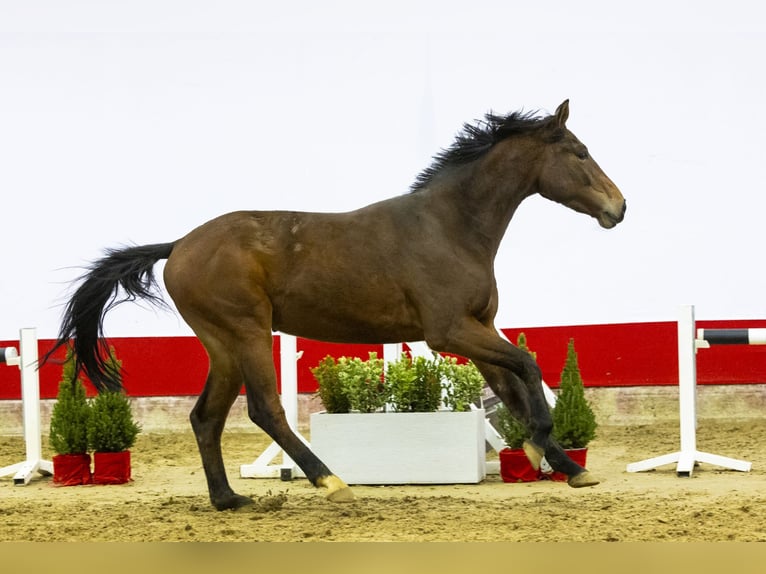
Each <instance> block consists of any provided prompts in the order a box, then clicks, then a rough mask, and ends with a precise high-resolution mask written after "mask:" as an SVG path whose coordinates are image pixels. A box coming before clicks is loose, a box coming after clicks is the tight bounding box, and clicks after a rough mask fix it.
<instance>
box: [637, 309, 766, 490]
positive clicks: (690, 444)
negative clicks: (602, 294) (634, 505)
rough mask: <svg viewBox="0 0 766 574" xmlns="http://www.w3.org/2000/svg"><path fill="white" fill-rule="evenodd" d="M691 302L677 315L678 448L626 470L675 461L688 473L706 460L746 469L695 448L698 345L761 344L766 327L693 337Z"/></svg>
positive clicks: (743, 464)
mask: <svg viewBox="0 0 766 574" xmlns="http://www.w3.org/2000/svg"><path fill="white" fill-rule="evenodd" d="M694 334H695V331H694V306H693V305H684V306H682V307H681V310H680V315H679V318H678V401H679V415H680V416H679V418H680V420H681V450H680V451H678V452H673V453H670V454H666V455H663V456H658V457H655V458H650V459H647V460H643V461H641V462H634V463H631V464H629V465H628V466H627V471H628V472H640V471H643V470H651V469H653V468H656V467H658V466H663V465H666V464H671V463H674V462H677V463H678V464H677V466H676V472H677V474H678V476H683V477H690V476H691V475H692V471H693V469H694V466H695V465H696V464H697V463H699V462H705V463H708V464H713V465H716V466H722V467H724V468H729V469H731V470H739V471H742V472H748V471H750V468H751V463H750V462H746V461H744V460H737V459H733V458H727V457H724V456H718V455H715V454H709V453H706V452H700V451H698V450H697V357H696V354H697V349H706V348H709V347H710V346H711V345H764V344H766V329H699V330H697V338H695V337H694Z"/></svg>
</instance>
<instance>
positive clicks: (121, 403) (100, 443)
mask: <svg viewBox="0 0 766 574" xmlns="http://www.w3.org/2000/svg"><path fill="white" fill-rule="evenodd" d="M107 365H108V368H109V370H110V371H111V372H113V373H120V371H121V369H122V361H119V360H118V359H117V357H116V356H115V353H114V347H110V349H109V359H108V363H107ZM139 432H141V427H140V426H139V425H138V424H137V423H136V422H135V421H134V420H133V415H132V413H131V408H130V401H129V400H128V397H127V396H126V395H125V393H124V392H123V391H121V390H120V391H107V390H105V391H102V392H100V393H99V394H98V396H96V397H95V398H94V399H93V402H92V404H91V414H90V419H89V420H88V444H89V445H90V447H91V449H93V450H94V451H96V452H122V451H124V450H128V449H129V448H130V447H131V446H133V444H134V443H135V441H136V436H137V435H138V433H139Z"/></svg>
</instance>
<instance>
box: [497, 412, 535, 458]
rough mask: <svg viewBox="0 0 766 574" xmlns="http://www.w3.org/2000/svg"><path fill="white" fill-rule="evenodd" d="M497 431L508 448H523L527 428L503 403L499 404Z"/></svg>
mask: <svg viewBox="0 0 766 574" xmlns="http://www.w3.org/2000/svg"><path fill="white" fill-rule="evenodd" d="M495 413H496V415H497V432H499V433H500V436H501V437H502V439H503V442H505V444H506V446H507V447H508V448H513V449H516V448H521V447H522V445H523V444H524V441H525V440H526V439H527V434H528V433H527V429H526V428H524V425H523V424H521V423H520V422H519V421H518V419H517V418H516V417H514V416H513V415H512V414H511V411H509V410H508V407H506V406H505V405H504V404H503V403H500V404H499V405H497V409H496V410H495Z"/></svg>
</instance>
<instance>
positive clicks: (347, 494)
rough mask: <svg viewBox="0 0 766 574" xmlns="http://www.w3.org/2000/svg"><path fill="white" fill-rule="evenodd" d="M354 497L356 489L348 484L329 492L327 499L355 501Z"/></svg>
mask: <svg viewBox="0 0 766 574" xmlns="http://www.w3.org/2000/svg"><path fill="white" fill-rule="evenodd" d="M354 499H355V497H354V491H353V490H351V489H350V488H349V487H348V486H347V487H346V488H341V489H340V490H336V491H334V492H330V493H328V494H327V500H329V501H330V502H353V501H354Z"/></svg>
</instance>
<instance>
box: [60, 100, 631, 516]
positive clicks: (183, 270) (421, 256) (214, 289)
mask: <svg viewBox="0 0 766 574" xmlns="http://www.w3.org/2000/svg"><path fill="white" fill-rule="evenodd" d="M568 114H569V104H568V101H565V102H564V103H562V104H561V105H560V106H559V107H558V109H557V110H556V113H555V114H554V115H552V116H546V117H540V116H535V115H533V114H522V113H518V112H517V113H512V114H510V115H507V116H497V115H493V114H487V116H486V117H485V119H484V120H483V121H481V122H478V123H476V124H474V125H466V126H464V129H463V131H462V132H461V133H460V134H459V135H458V137H457V139H456V141H455V142H454V144H453V145H452V146H451V147H450V148H449V149H446V150H444V151H442V152H441V153H440V154H438V155H437V156H436V157H435V158H434V162H433V164H432V165H431V167H429V168H428V169H426V170H425V171H424V172H423V173H422V174H421V175H420V176H419V177H418V178H417V180H416V181H415V183H414V184H413V186H412V190H411V192H410V193H408V194H405V195H402V196H398V197H395V198H392V199H388V200H385V201H381V202H379V203H375V204H372V205H369V206H367V207H363V208H361V209H359V210H356V211H352V212H349V213H334V214H326V213H302V212H292V211H273V212H263V211H239V212H234V213H229V214H226V215H222V216H220V217H218V218H216V219H213V220H211V221H209V222H207V223H205V224H203V225H202V226H200V227H198V228H197V229H194V230H193V231H191V232H190V233H189V234H188V235H186V236H185V237H183V238H181V239H179V240H177V241H175V242H173V243H164V244H157V245H148V246H140V247H128V248H123V249H118V250H111V251H108V252H107V253H106V255H105V257H104V258H103V259H101V260H99V261H97V262H96V263H94V264H93V265H92V266H91V267H90V268H89V270H88V272H87V273H86V275H85V276H84V277H83V278H82V282H81V284H80V285H79V287H78V288H77V290H76V292H75V293H74V295H73V297H72V298H71V300H70V301H69V303H68V304H67V306H66V309H65V312H64V318H63V323H62V326H61V331H60V334H59V339H58V341H57V343H56V348H58V347H61V346H62V345H65V344H68V342H69V341H70V340H72V339H73V345H74V350H75V353H76V357H77V371H78V372H80V370H82V371H84V372H85V374H86V375H87V376H88V377H89V378H90V379H91V381H93V383H94V384H95V385H96V386H97V387H98V388H99V390H101V389H104V388H119V387H120V380H119V376H118V375H117V373H114V372H112V371H110V368H109V366H108V363H107V362H106V361H105V358H106V357H107V356H108V350H107V345H106V343H105V341H104V339H103V320H104V315H105V314H106V312H107V311H108V310H109V309H111V308H112V307H113V306H114V305H116V304H118V303H120V302H122V301H126V300H135V299H136V298H144V299H148V300H150V301H153V302H155V303H161V302H162V300H161V298H160V296H159V295H158V294H157V291H156V283H155V280H154V275H153V266H154V264H155V263H156V262H157V261H159V260H161V259H167V260H168V261H167V264H166V266H165V272H164V278H165V284H166V287H167V290H168V293H169V294H170V296H171V297H172V298H173V301H174V302H175V304H176V307H177V309H178V311H179V312H180V314H181V315H182V316H183V318H184V319H185V320H186V322H187V323H188V324H189V325H190V326H191V328H192V329H193V330H194V332H195V333H196V335H197V336H198V337H199V339H200V341H201V342H202V344H203V345H204V347H205V349H206V350H207V353H208V356H209V358H210V371H209V374H208V377H207V382H206V383H205V388H204V390H203V391H202V393H201V395H200V397H199V399H198V401H197V403H196V405H195V407H194V409H193V410H192V412H191V417H190V418H191V424H192V427H193V429H194V433H195V436H196V439H197V443H198V446H199V451H200V455H201V457H202V463H203V466H204V469H205V475H206V477H207V482H208V488H209V492H210V499H211V501H212V503H213V505H214V506H215V507H216V508H217V509H229V508H238V507H240V506H243V505H245V504H249V503H250V502H251V500H250V499H249V498H247V497H244V496H241V495H238V494H236V493H235V492H234V491H233V490H232V489H231V487H230V485H229V482H228V479H227V477H226V473H225V470H224V463H223V457H222V453H221V433H222V431H223V428H224V423H225V421H226V417H227V415H228V413H229V410H230V408H231V406H232V404H233V402H234V400H235V398H236V397H237V395H238V393H239V391H240V389H241V388H242V385H244V387H245V391H246V394H247V404H248V414H249V416H250V418H251V419H252V421H253V422H254V423H255V424H257V425H258V426H260V427H261V428H262V429H263V430H264V431H266V432H267V433H268V434H269V435H270V436H271V437H272V438H273V439H274V440H275V441H276V442H277V443H278V444H279V445H280V446H281V447H282V449H283V450H284V451H285V452H286V453H287V454H288V455H289V456H290V457H291V458H292V459H293V460H294V461H295V462H296V463H297V464H298V465H299V466H300V468H301V469H302V470H303V471H304V472H305V474H306V476H307V477H308V479H309V480H310V481H311V482H312V483H313V484H314V485H315V486H322V487H325V488H327V490H328V493H327V496H328V498H329V499H331V500H334V501H346V500H351V499H353V494H352V492H351V490H350V489H349V488H348V486H347V485H346V484H345V483H344V482H343V481H342V480H341V479H340V478H339V477H337V476H335V475H334V474H333V473H332V472H331V471H330V469H328V468H327V466H325V465H324V463H322V461H321V460H319V459H318V458H317V457H316V456H315V455H314V454H313V453H312V452H311V450H310V449H309V448H308V447H307V446H306V445H305V444H304V443H303V442H302V441H301V440H300V439H299V438H298V437H297V436H296V435H295V434H294V433H293V431H292V430H291V429H290V427H289V426H288V424H287V421H286V419H285V415H284V412H283V410H282V407H281V405H280V401H279V396H278V394H277V390H276V389H277V385H276V373H275V369H274V364H273V361H272V331H282V332H284V333H290V334H293V335H297V336H301V337H307V338H311V339H319V340H323V341H333V342H347V343H390V342H401V341H416V340H425V341H426V342H427V343H428V345H429V347H431V348H432V349H434V350H436V351H440V352H448V353H453V354H456V355H461V356H463V357H467V358H469V359H471V360H473V362H474V363H475V364H476V365H477V366H478V368H479V369H480V371H481V373H482V374H483V376H484V377H485V379H486V380H487V383H488V384H489V385H490V387H491V388H492V389H493V391H494V392H495V393H496V394H497V396H498V397H500V398H501V399H502V401H503V402H504V403H505V404H506V405H507V406H508V408H509V409H510V410H511V412H512V413H514V414H515V415H516V416H517V417H518V418H519V419H520V420H522V421H524V422H525V423H526V425H527V427H528V430H529V433H530V439H529V440H528V441H527V445H526V451H527V455H528V456H529V458H530V460H531V461H532V463H533V465H534V466H535V467H537V466H539V464H540V462H541V459H542V457H543V456H545V457H546V459H547V460H548V462H549V463H550V464H551V466H552V467H553V468H554V469H555V470H558V471H561V472H564V473H565V474H567V475H568V476H569V484H570V485H571V486H574V487H580V486H590V485H593V484H597V481H596V480H595V479H594V478H593V477H592V475H591V474H590V473H589V472H588V471H587V470H585V469H584V468H582V467H581V466H579V465H577V464H576V463H574V462H573V461H572V460H571V459H570V458H569V457H568V456H567V455H566V454H565V453H564V451H563V450H562V449H561V447H560V446H559V445H558V444H556V442H555V441H554V440H553V439H552V438H551V437H550V432H551V426H552V423H551V416H550V413H549V410H548V407H547V405H546V403H545V400H544V397H543V393H542V386H541V375H540V370H539V368H538V366H537V365H536V363H535V362H534V360H533V359H532V358H531V357H530V355H529V354H528V353H525V352H524V351H521V350H519V349H518V348H516V347H515V346H513V345H512V344H510V343H508V342H507V341H506V340H504V339H503V338H502V337H500V336H499V335H498V333H497V331H496V329H495V326H494V324H493V320H494V317H495V312H496V311H497V307H498V292H497V286H496V283H495V278H494V271H493V267H494V260H495V255H496V253H497V250H498V247H499V245H500V242H501V240H502V238H503V235H504V233H505V230H506V228H507V226H508V224H509V222H510V220H511V217H512V216H513V214H514V212H515V211H516V208H517V207H518V206H519V204H520V203H521V202H522V200H524V199H525V198H526V197H529V196H530V195H533V194H535V193H539V194H540V195H542V196H543V197H546V198H548V199H550V200H553V201H556V202H558V203H561V204H563V205H566V206H567V207H570V208H572V209H574V210H576V211H579V212H583V213H586V214H588V215H591V216H593V217H594V218H596V220H597V221H598V223H599V224H600V225H601V226H602V227H605V228H611V227H614V226H615V225H616V224H618V223H619V222H620V221H622V219H623V216H624V214H625V200H624V199H623V197H622V195H621V193H620V191H619V190H618V189H617V187H616V186H615V185H614V184H613V183H612V181H611V180H610V179H609V178H608V177H607V176H606V175H605V174H604V172H603V171H601V169H600V168H599V166H598V165H597V164H596V162H595V161H594V160H593V159H592V158H591V157H590V155H589V154H588V149H587V148H586V147H585V145H583V144H582V143H581V142H580V141H579V140H578V139H577V138H576V137H575V136H574V135H573V134H572V133H571V132H570V131H569V130H568V129H567V128H566V125H565V124H566V120H567V117H568ZM120 287H122V290H123V291H124V292H125V294H126V296H125V297H124V298H122V299H118V298H117V296H118V292H119V291H120ZM54 350H55V349H54ZM52 352H53V351H51V353H52ZM51 353H49V354H48V355H47V357H49V356H50V354H51Z"/></svg>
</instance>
